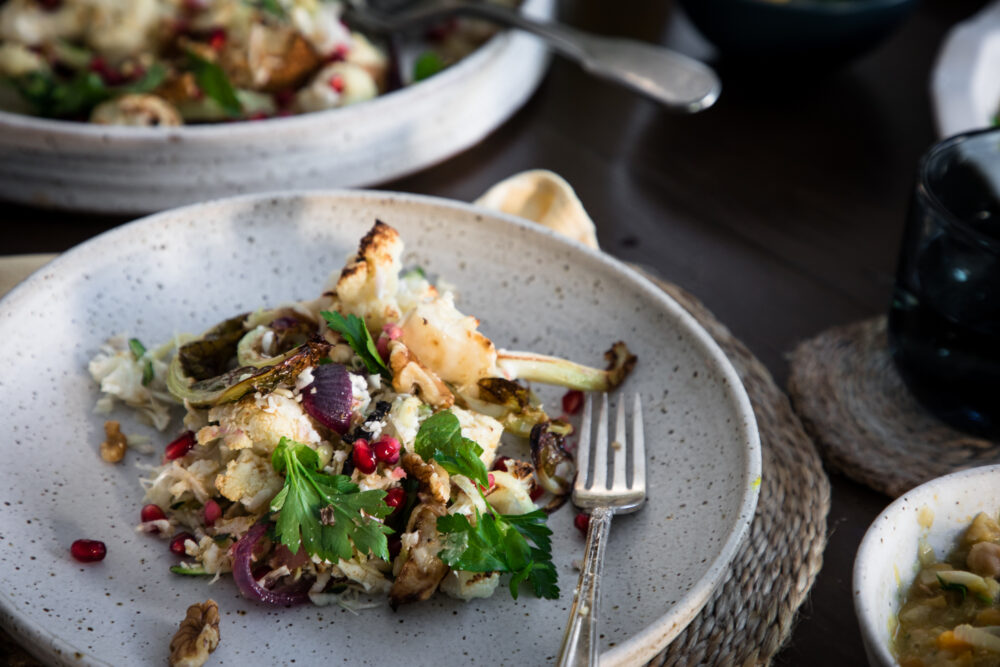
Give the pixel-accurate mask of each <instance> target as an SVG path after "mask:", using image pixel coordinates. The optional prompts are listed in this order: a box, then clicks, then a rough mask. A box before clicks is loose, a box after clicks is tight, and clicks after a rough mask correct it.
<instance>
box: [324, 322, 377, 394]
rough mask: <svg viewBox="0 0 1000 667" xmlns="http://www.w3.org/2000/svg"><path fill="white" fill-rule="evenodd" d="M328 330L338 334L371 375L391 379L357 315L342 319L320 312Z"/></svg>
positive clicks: (373, 341)
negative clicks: (380, 375)
mask: <svg viewBox="0 0 1000 667" xmlns="http://www.w3.org/2000/svg"><path fill="white" fill-rule="evenodd" d="M320 315H322V316H323V319H324V320H326V323H327V324H329V325H330V328H331V329H333V330H334V331H336V332H337V333H339V334H340V335H341V336H343V337H344V340H346V341H347V344H348V345H350V346H351V349H352V350H354V353H355V354H356V355H358V356H359V357H361V361H363V362H364V364H365V367H366V368H367V369H368V372H369V373H371V374H373V375H374V374H375V373H381V374H382V376H383V377H385V378H387V379H392V373H390V372H389V368H388V367H387V366H386V365H385V362H384V361H382V357H381V356H380V355H379V353H378V349H377V348H376V347H375V340H374V339H373V338H372V335H371V333H370V332H369V331H368V327H366V326H365V321H364V320H363V319H361V318H360V317H358V316H357V315H353V314H349V315H348V316H347V317H344V316H343V315H341V314H340V313H331V312H330V311H328V310H324V311H321V312H320Z"/></svg>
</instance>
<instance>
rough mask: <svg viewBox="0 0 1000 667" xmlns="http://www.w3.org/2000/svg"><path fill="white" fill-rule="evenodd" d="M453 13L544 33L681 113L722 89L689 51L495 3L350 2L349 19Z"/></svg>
mask: <svg viewBox="0 0 1000 667" xmlns="http://www.w3.org/2000/svg"><path fill="white" fill-rule="evenodd" d="M626 11H627V10H626ZM453 14H465V15H468V16H475V17H477V18H481V19H485V20H487V21H492V22H494V23H499V24H501V25H508V26H513V27H515V28H520V29H521V30H525V31H527V32H530V33H532V34H535V35H538V36H539V37H541V38H542V39H544V40H545V41H546V42H547V43H548V44H549V46H551V47H552V49H553V50H555V51H556V52H557V53H559V54H560V55H562V56H564V57H566V58H568V59H570V60H572V61H573V62H575V63H577V64H579V65H580V66H581V67H582V68H583V69H584V70H585V71H587V72H590V73H591V74H593V75H595V76H598V77H601V78H603V79H606V80H608V81H611V82H613V83H617V84H619V85H622V86H625V87H626V88H630V89H631V90H634V91H635V92H637V93H640V94H642V95H645V96H647V97H649V98H651V99H653V100H655V101H656V102H659V103H660V104H662V105H664V106H665V107H667V108H668V109H672V110H674V111H679V112H681V113H697V112H699V111H702V110H703V109H707V108H708V107H710V106H712V105H713V104H714V103H715V100H716V99H717V98H718V97H719V92H720V91H721V89H722V83H721V82H720V81H719V77H718V76H717V75H716V73H715V71H714V70H713V69H712V68H711V67H709V66H708V65H706V64H705V63H703V62H700V61H698V60H695V59H694V58H689V57H688V56H685V55H684V54H681V53H678V52H676V51H672V50H670V49H667V48H665V47H662V46H659V45H654V44H647V43H645V42H638V41H635V40H631V39H620V38H613V37H602V36H599V35H592V34H589V33H586V32H583V31H581V30H576V29H574V28H571V27H569V26H567V25H564V24H561V23H552V22H542V21H536V20H534V19H531V18H529V17H527V16H524V15H523V14H521V13H520V12H518V11H516V10H513V9H509V8H507V7H503V6H502V5H497V4H494V3H491V2H475V1H472V0H422V1H419V2H414V0H348V2H347V3H346V5H345V7H344V18H345V19H346V20H347V21H349V22H350V23H351V24H353V25H355V26H357V27H359V28H361V29H363V30H367V31H369V32H376V33H383V34H391V33H394V32H398V31H401V30H405V29H407V28H412V27H416V26H419V25H424V24H427V23H429V22H431V21H434V20H436V19H440V18H442V17H445V16H449V15H453Z"/></svg>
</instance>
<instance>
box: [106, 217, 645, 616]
mask: <svg viewBox="0 0 1000 667" xmlns="http://www.w3.org/2000/svg"><path fill="white" fill-rule="evenodd" d="M402 251H403V243H402V240H401V239H400V237H399V234H398V233H397V232H396V230H395V229H393V228H392V227H390V226H388V225H386V224H384V223H382V222H376V223H375V225H374V226H373V227H372V228H371V230H370V231H369V232H368V233H367V235H366V236H365V237H364V238H363V239H362V240H361V243H360V246H359V248H358V251H357V254H356V255H353V256H352V257H351V258H349V260H348V261H347V264H346V265H345V266H344V268H343V269H342V270H341V271H339V272H336V273H334V274H333V275H332V276H331V278H330V280H329V281H328V282H327V285H326V287H325V289H324V291H323V293H322V294H321V295H320V296H319V297H318V298H316V299H315V300H312V301H304V302H299V303H293V304H290V305H286V306H283V307H279V308H275V309H270V310H260V311H256V312H252V313H243V314H239V315H236V316H235V317H232V318H230V319H228V320H226V321H224V322H221V323H220V324H218V325H216V326H214V327H213V328H211V329H210V330H209V331H207V332H205V333H203V334H201V335H200V336H187V337H179V336H178V337H175V339H174V340H171V341H168V342H166V343H165V344H163V345H160V346H159V347H156V348H152V347H150V348H147V347H145V346H143V345H142V344H141V343H140V342H139V341H137V340H135V339H131V340H129V339H125V338H119V339H111V340H110V341H109V342H108V344H107V345H106V346H105V347H104V348H102V349H101V350H100V352H99V353H98V354H97V356H96V357H95V358H94V359H93V360H92V361H91V363H90V367H89V370H90V373H91V375H92V376H93V377H94V379H95V381H97V382H98V383H99V384H100V387H101V391H102V398H101V399H100V401H99V403H98V410H99V411H103V412H108V411H110V410H111V409H112V407H113V405H114V404H115V403H118V402H121V403H124V404H126V405H127V406H129V407H131V408H133V409H135V410H137V411H138V412H139V414H140V415H141V416H142V417H143V418H144V419H145V420H146V421H148V422H149V423H150V424H152V425H154V426H156V427H157V428H158V429H160V430H164V429H166V428H167V427H168V425H169V423H170V415H171V412H174V411H175V410H174V409H173V407H174V406H177V405H182V406H183V408H184V410H185V414H184V419H183V432H181V433H180V434H178V435H177V436H176V437H175V438H174V439H173V440H172V441H171V442H170V443H169V444H167V445H166V447H165V449H164V453H163V456H162V461H161V463H160V465H157V466H148V465H147V466H143V467H142V469H143V471H144V477H143V479H142V480H141V481H142V485H143V487H144V489H145V492H146V499H145V501H144V502H145V503H146V504H145V505H144V507H143V508H142V511H141V523H140V524H139V526H138V530H140V531H142V532H145V533H148V534H149V535H150V536H151V539H152V538H153V537H158V538H160V539H163V540H165V541H167V542H168V543H169V548H170V550H171V551H173V552H174V553H175V554H177V555H178V556H179V557H180V558H181V560H180V561H179V563H178V565H176V566H175V567H173V568H172V570H173V571H174V572H176V573H177V574H178V575H185V576H205V577H208V578H213V580H214V578H218V577H219V576H221V575H223V574H226V573H231V574H232V577H233V579H234V581H235V583H236V584H237V586H238V587H239V589H240V591H241V592H242V594H243V595H244V596H246V597H247V598H250V599H253V600H257V601H262V602H265V603H269V604H273V605H291V604H296V603H300V602H312V603H314V604H317V605H327V604H331V603H335V604H339V605H342V606H345V607H348V608H358V607H361V606H365V605H369V604H377V603H373V602H371V599H372V598H377V597H379V596H388V598H389V602H390V604H391V605H392V606H393V608H395V607H396V606H398V605H400V604H405V603H408V602H414V601H420V600H426V599H427V598H429V597H430V596H431V595H433V594H434V593H435V592H436V591H437V590H439V589H440V590H441V591H443V592H444V593H445V594H447V595H451V596H454V597H457V598H461V599H466V600H467V599H471V598H480V597H488V596H490V595H492V594H493V593H494V591H495V590H496V588H497V586H498V585H499V583H500V582H501V579H505V580H506V583H507V585H508V586H509V589H510V592H511V594H512V595H513V596H514V597H516V596H517V595H518V593H519V590H522V587H523V588H527V589H529V590H530V591H531V592H532V593H534V594H535V595H537V596H540V597H544V598H555V597H557V596H558V595H559V588H558V583H557V575H556V570H555V568H554V566H553V564H552V554H551V545H550V535H551V531H550V530H549V528H548V527H547V526H546V517H547V514H548V513H549V512H551V511H553V510H555V509H557V508H558V507H559V506H560V505H561V504H562V503H563V502H564V500H565V499H566V497H567V494H568V493H569V491H570V489H571V485H572V482H573V477H574V475H575V467H574V465H573V460H572V457H571V455H570V454H569V453H568V452H567V449H566V447H565V441H564V438H565V436H566V435H567V434H568V433H569V432H570V431H571V430H572V428H571V426H570V425H569V423H568V422H567V421H565V420H564V419H553V418H550V417H549V415H548V414H547V413H546V411H545V409H544V407H543V406H542V405H541V404H540V403H539V401H538V399H537V397H536V396H535V394H534V393H533V392H532V391H531V389H530V387H529V385H528V383H529V382H539V383H547V384H556V385H561V386H565V387H568V388H570V389H572V390H582V391H609V390H610V389H612V388H614V387H616V386H617V385H619V384H620V383H621V382H622V381H623V380H624V379H625V377H626V376H627V375H628V373H629V372H630V370H631V369H632V367H633V366H634V364H635V362H636V359H635V357H634V356H633V355H632V354H631V353H630V352H629V351H628V349H627V347H626V346H625V345H624V343H615V344H614V345H613V346H612V348H611V349H610V350H609V351H608V352H607V353H606V355H605V356H606V358H607V361H608V366H607V368H606V369H596V368H591V367H588V366H583V365H580V364H577V363H574V362H571V361H568V360H565V359H560V358H557V357H551V356H545V355H540V354H535V353H530V352H511V351H506V350H502V349H498V348H497V347H496V346H495V345H494V344H493V342H492V341H491V340H489V339H488V338H487V337H485V336H484V335H483V334H482V333H480V332H479V331H478V326H479V322H478V320H476V319H475V318H474V317H470V316H467V315H464V314H462V313H461V312H460V311H459V310H458V308H457V307H456V305H455V296H454V294H453V293H452V292H451V291H448V290H446V289H444V287H443V286H442V287H441V288H440V289H439V288H438V287H435V285H434V284H432V283H431V282H430V281H429V280H428V279H427V277H426V276H425V274H424V273H423V271H421V270H420V269H413V270H409V271H404V270H403V267H402V265H401V260H400V258H401V255H402ZM505 433H507V434H509V437H508V438H505V440H506V441H507V442H505V443H504V444H503V445H502V444H501V436H502V435H504V434H505ZM518 439H526V440H527V441H528V442H529V443H530V451H531V455H530V457H527V458H530V460H519V459H517V458H513V457H510V456H501V455H500V450H501V448H502V447H504V446H511V443H513V444H516V442H517V440H518ZM521 449H524V448H523V447H522V448H521ZM536 502H537V503H538V504H536ZM362 596H364V600H365V601H364V602H363V601H362V600H363V598H362Z"/></svg>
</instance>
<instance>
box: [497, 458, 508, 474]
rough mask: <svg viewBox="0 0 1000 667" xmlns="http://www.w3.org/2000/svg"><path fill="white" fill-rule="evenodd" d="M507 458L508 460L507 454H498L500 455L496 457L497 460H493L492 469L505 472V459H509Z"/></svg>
mask: <svg viewBox="0 0 1000 667" xmlns="http://www.w3.org/2000/svg"><path fill="white" fill-rule="evenodd" d="M509 460H510V457H509V456H500V457H498V458H497V460H496V461H494V462H493V469H494V470H502V471H504V472H506V471H507V461H509Z"/></svg>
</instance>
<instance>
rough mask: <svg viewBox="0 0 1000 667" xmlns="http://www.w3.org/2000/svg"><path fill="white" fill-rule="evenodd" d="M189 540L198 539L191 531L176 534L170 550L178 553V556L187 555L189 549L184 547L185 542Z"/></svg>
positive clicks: (171, 541)
mask: <svg viewBox="0 0 1000 667" xmlns="http://www.w3.org/2000/svg"><path fill="white" fill-rule="evenodd" d="M187 540H194V541H195V542H197V540H195V539H194V535H192V534H191V533H177V534H176V535H174V537H173V539H172V540H170V551H171V552H173V553H175V554H177V555H178V556H187V551H186V550H185V549H184V542H186V541H187Z"/></svg>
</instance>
